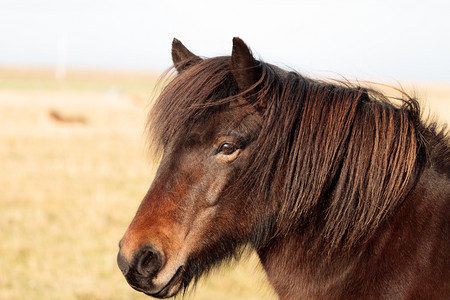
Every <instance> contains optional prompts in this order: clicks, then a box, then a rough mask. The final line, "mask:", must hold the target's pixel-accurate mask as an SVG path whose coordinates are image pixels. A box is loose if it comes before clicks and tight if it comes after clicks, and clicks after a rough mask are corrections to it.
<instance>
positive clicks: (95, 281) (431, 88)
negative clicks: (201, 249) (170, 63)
mask: <svg viewBox="0 0 450 300" xmlns="http://www.w3.org/2000/svg"><path fill="white" fill-rule="evenodd" d="M156 79H157V76H156V75H155V74H138V73H126V72H119V73H105V72H81V71H78V72H75V71H73V72H69V75H68V77H67V78H66V79H65V80H63V81H59V80H56V79H54V75H53V73H52V71H51V70H45V69H41V70H38V69H34V70H29V69H1V68H0V162H1V163H0V166H1V172H2V173H1V175H0V187H1V193H0V227H1V231H0V232H1V243H0V270H1V274H0V299H8V300H10V299H148V298H147V297H145V296H144V295H142V294H140V293H138V292H136V291H134V290H132V289H131V288H130V287H129V286H128V284H127V283H126V281H125V279H124V278H123V276H122V275H121V273H120V271H119V269H118V267H117V266H116V254H117V251H118V241H119V239H120V238H121V236H122V234H123V233H124V231H125V230H126V228H127V226H128V224H129V222H130V221H131V219H132V217H133V216H134V213H135V211H136V209H137V207H138V205H139V203H140V200H141V199H142V197H143V196H144V194H145V193H146V191H147V189H148V187H149V185H150V182H151V180H152V176H153V174H154V172H155V170H156V163H157V162H155V161H152V158H151V157H149V156H148V155H147V153H146V151H145V149H146V144H145V133H144V123H145V116H146V111H147V108H148V103H149V100H150V99H151V98H152V95H153V94H154V93H157V90H156V89H155V82H156ZM405 88H406V90H407V91H411V88H412V90H413V91H414V90H415V91H417V95H418V96H419V97H420V98H423V99H424V100H425V99H426V101H424V104H425V106H426V107H428V106H429V107H430V108H431V111H432V112H437V113H438V114H439V115H440V118H441V120H446V121H447V122H449V121H450V85H449V84H443V83H441V84H436V83H428V84H415V85H413V86H412V85H411V86H405ZM274 298H275V297H274V295H273V293H272V292H271V290H270V287H269V286H268V284H267V281H266V279H265V276H264V273H263V272H262V271H261V267H260V266H259V264H258V259H257V258H256V256H255V255H251V256H250V257H249V258H247V259H245V260H244V261H241V262H239V263H237V264H234V265H232V266H227V267H223V268H221V269H220V270H219V271H217V272H215V273H213V274H211V276H209V277H208V279H205V280H203V281H201V282H200V284H199V286H198V288H197V290H196V292H195V294H194V293H192V294H190V295H189V296H188V297H187V299H217V300H219V299H274Z"/></svg>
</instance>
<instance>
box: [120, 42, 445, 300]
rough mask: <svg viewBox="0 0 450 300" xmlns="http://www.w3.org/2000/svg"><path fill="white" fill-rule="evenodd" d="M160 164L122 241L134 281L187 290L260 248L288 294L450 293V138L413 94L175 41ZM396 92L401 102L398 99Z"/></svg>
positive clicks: (157, 125) (165, 291)
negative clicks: (203, 51)
mask: <svg viewBox="0 0 450 300" xmlns="http://www.w3.org/2000/svg"><path fill="white" fill-rule="evenodd" d="M172 59H173V64H174V69H175V73H176V75H175V76H174V77H173V79H171V81H170V82H169V83H168V84H167V86H166V87H165V88H164V89H163V91H162V92H161V94H160V96H159V97H158V99H157V100H156V101H155V102H154V103H153V106H152V107H151V109H150V112H149V114H148V123H147V128H148V131H149V139H150V144H151V146H152V147H151V148H152V149H151V150H152V151H154V154H155V155H159V156H158V157H159V158H160V165H159V167H158V170H157V173H156V175H155V178H154V180H153V182H152V184H151V186H150V188H149V190H148V192H147V194H146V195H145V197H144V198H143V200H142V202H141V204H140V206H139V208H138V210H137V213H136V215H135V217H134V219H133V220H132V222H131V224H130V225H129V227H128V229H127V230H126V232H125V234H124V236H123V238H122V239H121V241H120V243H119V248H120V250H119V253H118V256H117V262H118V266H119V268H120V270H121V271H122V273H123V275H124V276H125V278H126V280H127V281H128V283H129V285H131V287H133V288H134V289H136V290H138V291H141V292H143V293H145V294H147V295H150V296H153V297H157V298H167V297H172V296H175V295H178V294H183V293H186V290H189V287H192V286H195V284H196V283H197V282H198V279H199V278H200V277H202V275H205V274H208V272H209V271H210V270H211V269H212V268H213V267H217V266H218V265H220V264H221V263H224V262H229V261H230V260H233V259H238V258H240V257H241V256H242V254H243V253H245V252H247V250H248V249H251V250H255V251H256V253H257V255H258V257H259V259H260V262H261V264H262V266H263V269H264V271H265V272H266V274H267V278H268V280H269V282H270V284H271V286H272V287H273V289H274V291H275V292H276V294H277V295H278V297H279V298H280V299H448V297H449V296H450V286H449V280H450V259H449V233H450V230H449V219H450V207H449V203H450V201H449V200H450V155H449V154H450V150H449V149H450V142H449V137H448V131H447V129H446V127H445V125H443V124H439V123H438V122H436V121H433V120H423V119H422V117H421V110H420V106H419V103H418V100H416V99H415V98H412V97H410V96H408V95H407V94H406V93H403V95H402V96H401V97H398V99H392V98H391V97H388V96H385V95H384V94H383V93H381V92H378V91H377V90H375V89H374V88H368V87H363V86H360V85H358V84H354V83H350V82H346V81H343V80H341V81H337V80H327V81H325V80H317V79H311V78H308V77H306V76H302V75H301V74H299V73H298V72H294V71H286V70H284V69H281V68H279V67H277V66H275V65H272V64H269V63H265V62H264V61H262V60H258V59H256V58H255V57H254V56H253V54H252V52H251V50H250V49H249V47H248V46H247V45H246V44H245V43H244V42H243V41H242V40H241V39H240V38H234V39H233V47H232V54H231V56H221V57H214V58H203V57H199V56H197V55H195V54H193V53H192V52H191V51H189V50H188V49H187V48H186V47H185V46H184V45H183V44H182V43H181V42H180V41H178V40H177V39H174V40H173V44H172ZM397 100H399V101H397Z"/></svg>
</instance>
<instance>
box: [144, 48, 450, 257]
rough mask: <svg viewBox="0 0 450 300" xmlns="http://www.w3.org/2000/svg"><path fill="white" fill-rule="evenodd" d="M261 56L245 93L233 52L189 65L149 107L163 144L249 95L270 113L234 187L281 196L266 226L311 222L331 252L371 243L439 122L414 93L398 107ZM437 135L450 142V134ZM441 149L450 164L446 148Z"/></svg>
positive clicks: (278, 229)
mask: <svg viewBox="0 0 450 300" xmlns="http://www.w3.org/2000/svg"><path fill="white" fill-rule="evenodd" d="M259 64H260V66H261V70H262V73H261V78H260V80H259V81H258V82H257V83H256V84H255V85H254V86H252V88H251V89H249V90H247V91H244V92H243V93H239V92H238V88H237V86H236V83H235V82H234V79H233V76H232V73H231V71H230V57H217V58H212V59H205V60H202V61H201V62H199V63H196V64H194V65H192V66H191V67H190V68H189V69H187V70H186V71H184V72H182V73H181V74H179V75H178V76H177V77H175V78H174V79H173V81H172V82H171V83H170V84H169V85H168V86H167V87H166V88H165V89H164V90H163V92H162V94H161V95H160V97H159V100H158V101H157V102H156V103H155V104H154V106H153V107H152V109H151V112H150V114H149V120H148V128H149V131H150V138H151V139H152V141H154V144H156V145H159V146H160V148H164V147H165V146H166V145H167V144H168V143H169V141H170V140H171V139H172V138H173V137H174V136H175V135H177V134H183V132H185V131H188V130H189V128H190V126H191V125H192V124H196V123H199V122H203V121H204V120H206V119H208V118H209V117H210V116H211V115H213V114H214V113H215V112H217V111H220V110H223V109H225V108H227V107H228V106H229V104H230V103H231V102H233V101H236V100H238V101H239V99H241V98H242V97H245V98H247V99H250V101H251V102H253V104H254V105H255V106H256V107H259V108H260V113H261V114H262V115H263V120H264V121H263V124H262V128H261V131H260V134H259V137H258V139H257V141H256V144H257V146H256V147H254V149H256V151H254V153H252V154H251V155H252V159H251V161H252V164H250V165H249V166H248V167H247V169H246V170H245V172H244V173H243V174H240V176H241V179H240V181H241V182H242V184H240V187H239V191H238V190H236V191H234V193H235V194H236V196H241V197H249V195H251V197H258V198H260V199H266V201H267V202H268V203H272V202H276V203H277V205H269V206H268V209H272V210H273V215H274V220H273V224H274V226H273V227H274V228H273V230H272V231H271V232H269V233H267V234H287V232H289V230H291V229H292V227H293V226H295V227H297V228H298V227H305V228H313V229H311V230H313V231H309V232H306V233H305V234H307V235H309V237H310V238H313V237H315V239H316V240H318V241H319V240H320V241H319V242H317V243H316V244H315V246H317V247H320V249H325V251H328V252H329V253H332V252H334V250H336V249H338V248H341V249H342V248H343V249H351V248H352V247H353V246H354V245H355V244H356V243H361V242H365V241H367V240H368V239H369V238H370V237H371V236H372V235H373V234H374V232H375V230H376V229H377V228H378V226H379V225H380V223H381V222H382V221H383V220H385V219H386V218H387V217H389V215H390V213H391V212H392V211H393V210H394V209H395V208H396V207H398V206H399V205H401V203H402V199H403V198H404V197H405V195H406V193H407V192H408V191H409V187H410V186H411V185H412V184H413V183H414V180H415V175H416V174H415V172H416V171H415V170H417V169H418V168H417V167H420V164H421V162H422V161H423V160H424V159H425V158H426V157H427V155H428V156H429V155H430V154H429V153H428V154H427V148H426V146H425V143H424V140H425V136H426V135H427V132H432V131H433V132H434V131H435V129H434V126H425V125H423V123H421V121H420V110H419V105H418V102H417V101H416V100H415V99H412V98H410V97H406V99H404V100H403V101H402V104H401V105H395V104H394V103H393V102H392V101H390V100H389V99H388V98H387V97H385V96H383V95H382V94H381V93H379V92H376V91H374V90H371V89H366V88H361V87H358V86H352V85H350V84H338V83H336V82H333V83H330V82H322V81H317V80H312V79H309V78H305V77H303V76H302V75H300V74H298V73H295V72H289V73H287V72H286V73H285V72H280V71H279V70H277V69H276V68H274V67H273V66H271V65H269V64H266V63H263V62H259ZM405 95H406V94H405ZM430 135H431V134H430ZM440 136H441V139H443V140H445V141H446V142H445V143H443V145H444V144H446V145H448V137H447V135H446V134H445V133H444V132H442V133H441V134H440ZM441 150H442V151H444V152H445V154H444V155H443V157H444V158H445V159H446V161H444V162H443V163H444V164H446V165H447V166H448V164H449V162H448V157H449V155H448V153H449V150H448V146H445V147H444V146H442V149H441ZM244 186H245V189H244V188H243V187H244ZM243 190H245V195H243V194H242V193H243V192H242V191H243ZM287 224H290V225H287ZM311 224H314V226H306V225H311ZM317 237H320V239H318V238H317ZM325 245H327V246H326V248H322V247H324V246H325ZM317 249H319V248H317Z"/></svg>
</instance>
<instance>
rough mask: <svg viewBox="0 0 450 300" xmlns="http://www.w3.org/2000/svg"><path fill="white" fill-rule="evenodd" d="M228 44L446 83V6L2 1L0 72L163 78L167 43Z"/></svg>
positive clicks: (310, 65)
mask: <svg viewBox="0 0 450 300" xmlns="http://www.w3.org/2000/svg"><path fill="white" fill-rule="evenodd" d="M233 36H240V37H241V38H243V39H244V41H246V42H247V44H248V45H249V46H250V47H251V48H252V50H253V51H254V53H255V54H256V55H257V56H258V57H260V58H262V59H264V60H265V61H267V62H271V63H274V64H277V65H280V66H288V67H292V68H294V69H297V70H298V71H300V72H303V73H305V74H307V75H319V76H327V77H335V76H337V74H340V75H343V76H346V77H348V78H350V79H362V80H365V79H379V78H382V79H385V80H441V81H450V1H448V0H428V1H417V0H409V1H403V0H373V1H365V0H359V1H358V0H354V1H350V0H341V1H336V0H309V1H283V0H277V1H264V0H258V1H244V0H240V1H236V0H229V1H198V0H191V1H170V0H168V1H164V0H158V1H151V0H126V1H125V0H122V1H114V0H78V1H77V0H40V1H38V0H36V1H34V0H27V1H23V0H0V66H1V65H8V66H9V65H21V66H50V67H52V66H55V64H56V62H57V61H58V59H59V60H60V61H61V60H63V61H65V62H66V64H67V66H68V67H75V68H96V69H98V68H107V69H135V70H155V71H162V70H165V69H166V68H168V67H169V66H170V65H171V60H170V46H171V41H172V38H173V37H177V38H178V39H180V40H181V41H182V42H183V43H184V44H185V45H186V46H187V47H188V48H189V49H191V50H192V51H193V52H195V53H196V54H198V55H201V56H207V57H210V56H216V55H229V54H230V52H231V40H232V37H233Z"/></svg>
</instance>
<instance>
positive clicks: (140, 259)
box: [117, 244, 164, 294]
mask: <svg viewBox="0 0 450 300" xmlns="http://www.w3.org/2000/svg"><path fill="white" fill-rule="evenodd" d="M163 263H164V256H163V254H162V252H161V251H160V250H158V249H157V248H156V247H155V246H153V245H151V244H147V245H145V246H143V247H142V248H141V249H140V250H139V252H138V253H136V254H135V255H134V256H133V258H132V259H131V261H130V260H127V259H126V258H125V256H124V255H122V253H121V251H119V253H118V255H117V264H118V265H119V268H120V270H121V271H122V273H123V275H124V276H125V278H126V280H127V281H128V283H129V284H130V286H131V287H133V288H134V289H136V290H138V291H140V292H144V293H146V294H153V293H158V292H160V291H159V290H156V289H157V287H155V286H154V285H153V283H152V279H153V278H154V277H155V276H156V274H157V273H158V271H159V270H160V269H161V267H162V265H163Z"/></svg>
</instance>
